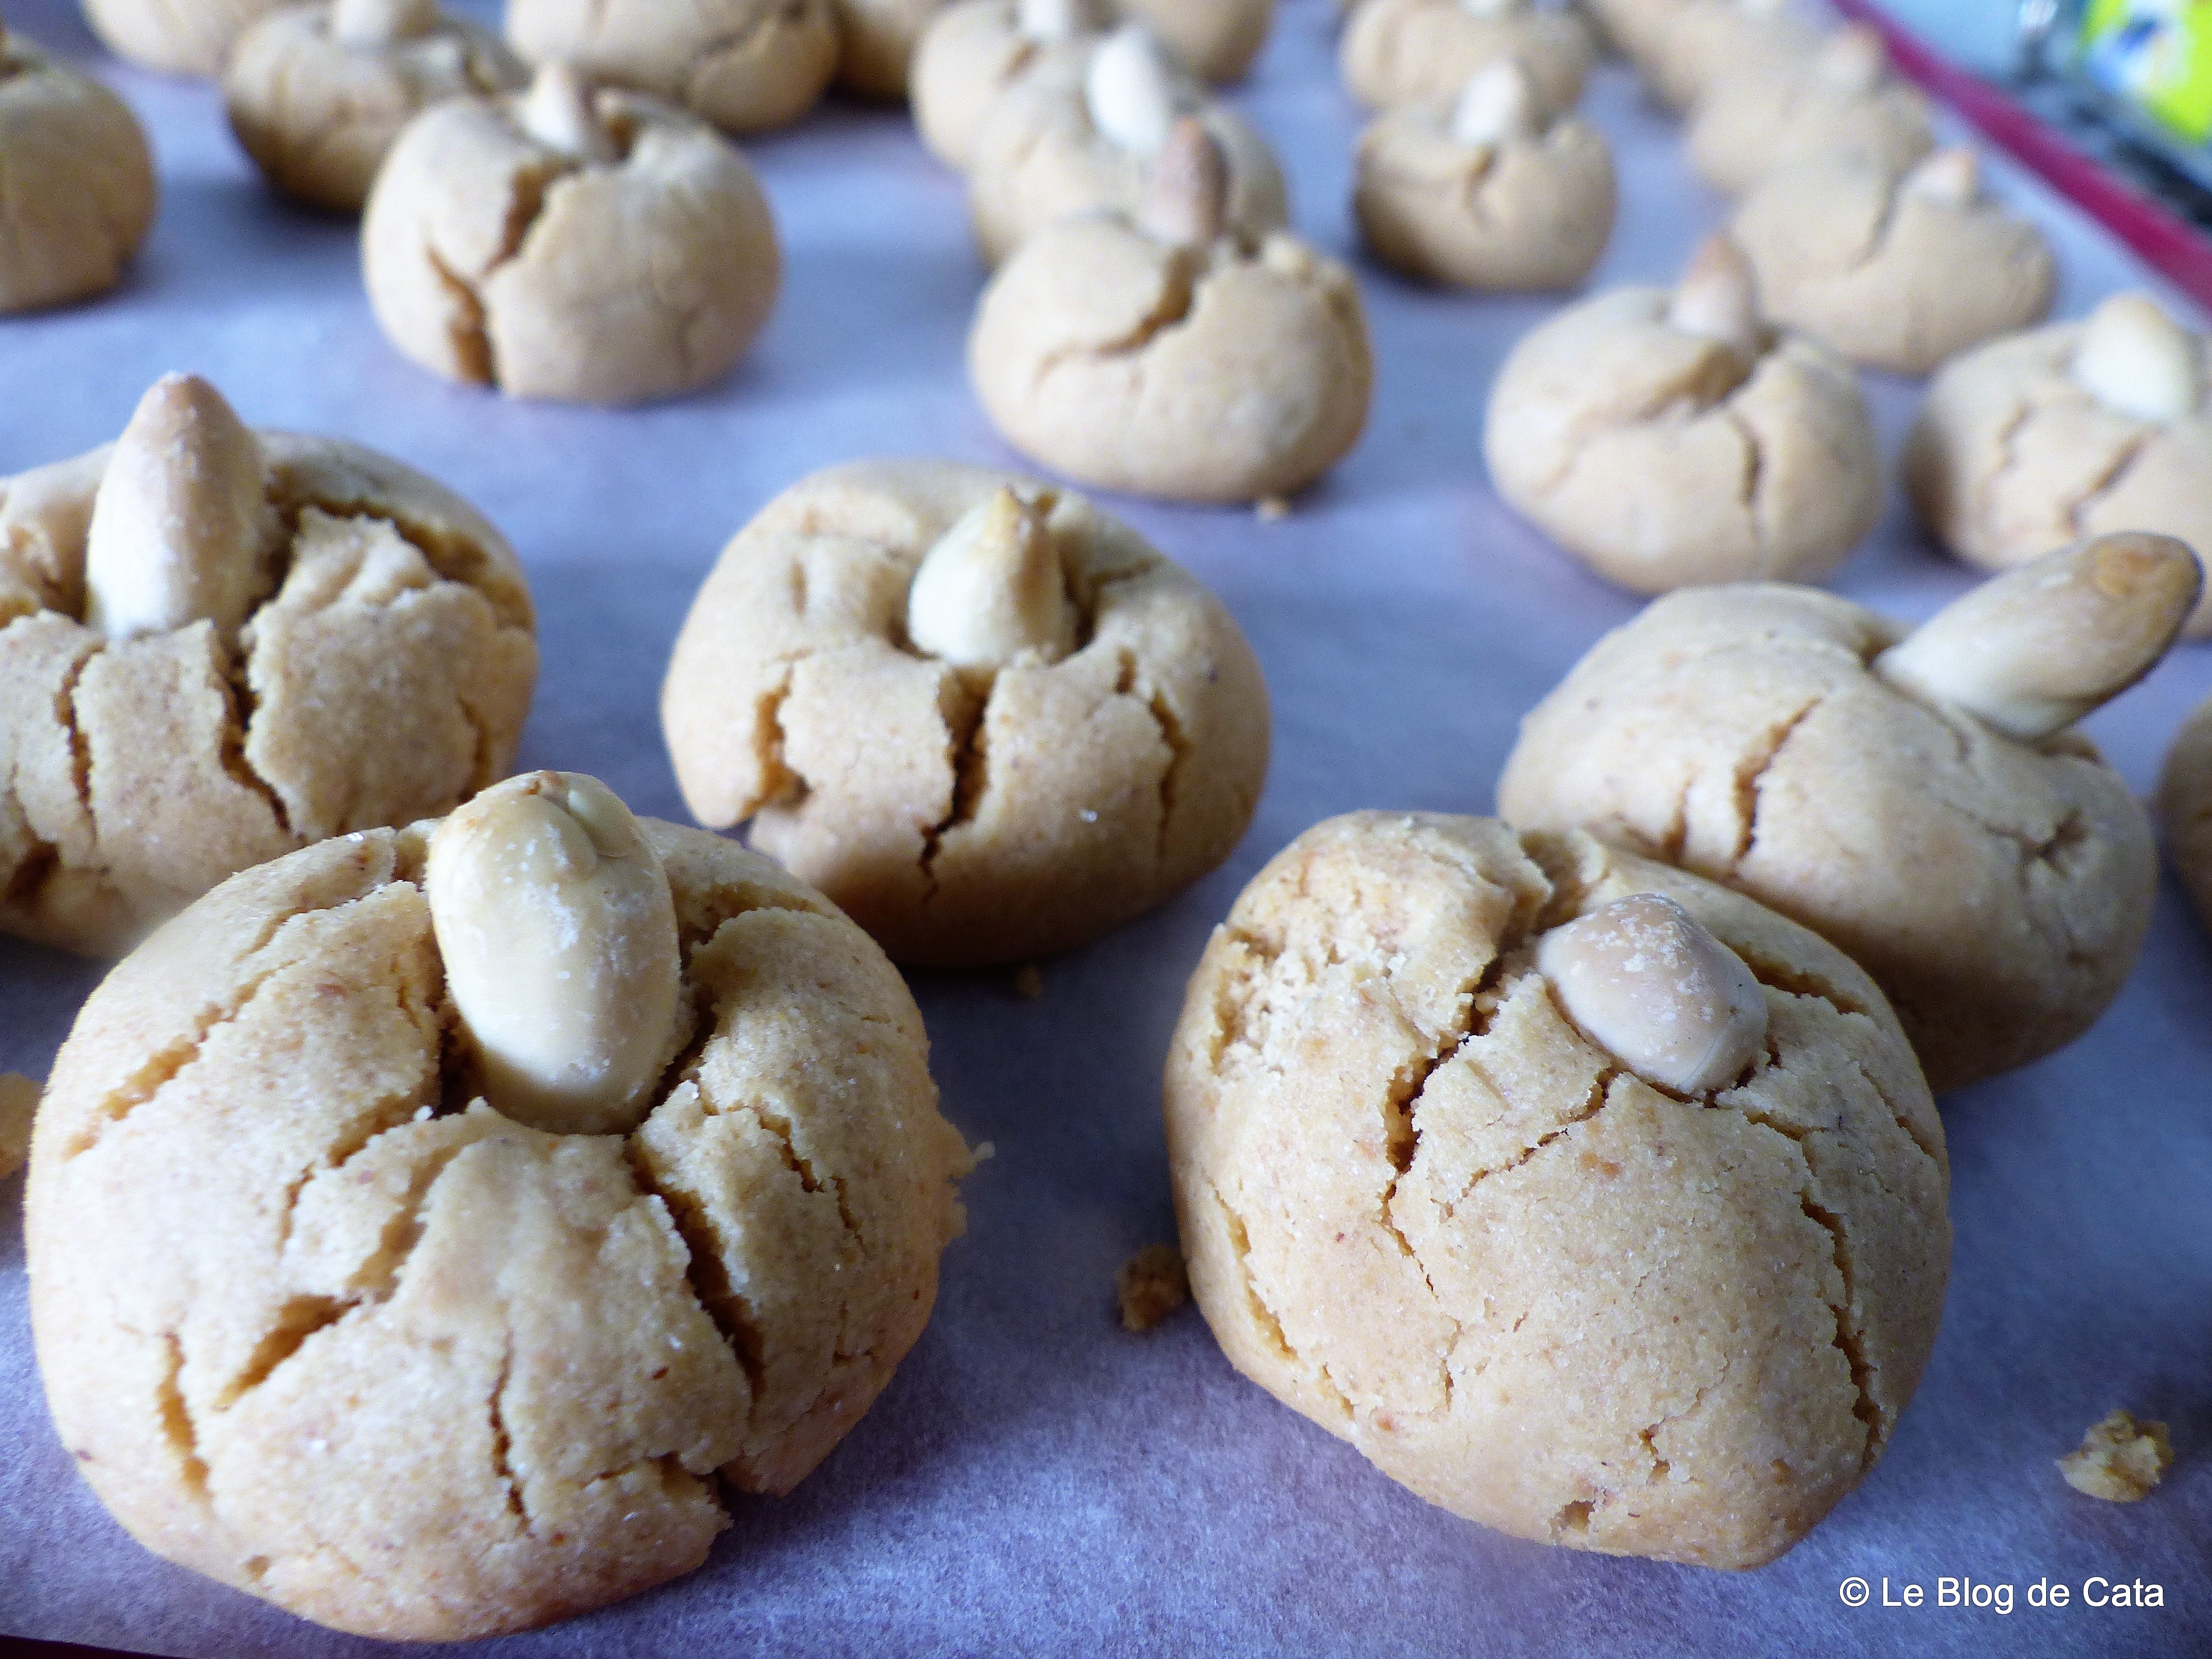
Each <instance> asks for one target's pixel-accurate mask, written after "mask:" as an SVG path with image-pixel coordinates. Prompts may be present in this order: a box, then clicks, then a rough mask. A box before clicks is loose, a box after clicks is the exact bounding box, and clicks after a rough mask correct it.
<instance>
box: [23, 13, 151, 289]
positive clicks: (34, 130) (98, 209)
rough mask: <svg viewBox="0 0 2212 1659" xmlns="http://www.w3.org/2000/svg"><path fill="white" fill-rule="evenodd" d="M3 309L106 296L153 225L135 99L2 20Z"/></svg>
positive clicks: (144, 149) (148, 177)
mask: <svg viewBox="0 0 2212 1659" xmlns="http://www.w3.org/2000/svg"><path fill="white" fill-rule="evenodd" d="M0 167H4V168H5V176H6V181H7V191H6V195H5V197H4V198H0V314H5V313H9V312H15V311H33V310H36V309H38V308H40V307H45V306H57V305H64V304H67V303H68V302H69V301H72V300H82V299H85V298H88V296H90V295H94V294H104V293H106V291H107V290H108V289H112V288H113V287H114V286H115V285H116V283H118V282H120V281H121V280H122V279H123V268H124V267H125V265H126V264H129V263H130V262H131V256H132V255H134V254H136V253H137V252H138V249H139V246H140V245H141V244H142V243H143V242H144V241H145V240H146V233H147V232H148V231H149V230H150V229H151V228H153V224H154V206H155V193H156V191H155V182H154V157H153V154H152V152H151V151H150V150H149V149H147V146H146V135H145V133H144V132H143V131H141V130H140V128H139V125H138V119H137V117H136V116H134V115H133V114H131V108H130V106H128V105H127V104H125V102H124V101H123V100H121V99H120V98H118V97H117V96H116V95H115V94H113V93H112V92H110V91H109V90H108V89H107V88H106V87H104V86H102V85H100V82H97V81H95V80H94V79H93V78H92V77H91V76H87V75H80V74H78V73H77V72H76V70H73V69H70V67H69V66H68V65H66V64H63V63H61V62H60V61H58V59H56V58H51V57H49V56H48V55H47V54H46V53H45V52H41V51H40V50H39V49H38V48H37V47H36V46H33V45H32V44H31V43H30V42H29V41H27V40H25V39H24V38H23V37H22V36H21V35H20V34H13V33H9V32H8V31H7V29H6V28H5V27H4V26H0Z"/></svg>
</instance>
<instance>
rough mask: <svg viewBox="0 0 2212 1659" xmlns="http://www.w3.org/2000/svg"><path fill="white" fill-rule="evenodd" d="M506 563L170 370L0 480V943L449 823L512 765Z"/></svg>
mask: <svg viewBox="0 0 2212 1659" xmlns="http://www.w3.org/2000/svg"><path fill="white" fill-rule="evenodd" d="M533 634H534V620H533V614H532V607H531V602H530V591H529V588H528V587H527V586H526V584H525V582H524V580H523V575H522V569H521V567H520V563H519V562H517V561H516V559H515V556H514V553H513V550H512V549H510V548H509V547H508V546H507V543H506V541H505V540H504V539H503V538H501V536H500V533H499V532H498V531H496V530H495V529H494V528H493V527H492V526H491V525H490V524H489V522H487V521H486V520H484V518H483V516H482V515H481V514H480V513H477V512H476V510H475V509H474V508H472V507H470V506H469V505H468V504H467V503H466V502H465V501H462V500H461V499H460V498H459V496H457V495H453V493H452V492H451V491H449V490H447V489H444V488H442V487H441V486H440V485H438V484H436V483H433V482H431V481H430V480H429V479H428V478H426V477H422V475H421V474H420V473H418V472H416V471H412V470H411V469H410V468H408V467H405V466H402V465H400V464H399V463H398V462H397V461H394V460H391V459H387V458H386V457H385V456H382V455H379V454H377V453H374V451H371V450H368V449H364V448H362V447H359V446H358V445H355V444H350V443H347V442H345V441H343V440H340V439H337V438H319V437H303V436H301V435H296V434H293V433H287V432H261V433H252V432H249V431H247V430H246V428H244V427H243V426H241V425H240V424H239V421H238V417H237V416H236V415H235V414H234V413H233V412H232V411H231V409H230V406H229V405H228V404H226V403H225V402H223V400H222V396H221V394H219V393H218V392H216V390H215V389H214V388H213V387H212V386H209V385H207V384H206V382H204V381H202V380H192V379H188V378H185V377H183V376H178V375H172V376H170V377H169V378H167V379H166V380H162V381H161V382H160V383H158V384H157V385H156V386H155V387H154V388H153V390H152V391H150V392H148V393H147V394H146V398H145V400H144V401H143V403H142V404H140V405H139V408H138V411H137V414H136V415H135V416H133V417H132V419H131V424H130V426H129V427H128V428H126V429H125V432H124V434H123V436H122V438H121V440H120V441H118V442H117V443H116V444H114V445H112V446H111V447H108V448H106V449H100V450H95V451H94V452H93V453H91V454H89V455H85V456H82V457H80V458H79V459H76V460H72V461H63V462H59V463H57V464H56V465H52V466H46V467H41V468H40V469H39V470H38V471H33V472H26V473H23V474H21V476H19V477H13V478H7V479H0V780H4V785H0V895H4V897H0V932H4V933H13V934H16V935H18V936H20V937H22V938H26V939H37V940H39V941H40V942H42V943H44V944H48V945H58V946H61V947H62V948H64V949H66V950H72V951H87V952H94V953H106V952H108V951H113V950H116V949H118V948H120V947H121V946H122V945H125V943H127V942H128V940H129V939H131V937H132V936H133V935H134V934H135V933H137V932H138V931H139V930H140V929H141V928H142V927H143V925H144V924H145V923H147V922H148V921H152V920H154V919H155V918H158V917H159V916H161V915H164V914H166V913H167V912H168V911H170V910H173V909H174V908H178V907H179V906H180V905H183V904H185V903H187V902H190V901H191V900H192V899H195V898H197V897H198V896H200V895H201V894H202V893H204V892H205V891H207V890H208V889H210V887H213V886H214V885H215V884H216V883H218V882H220V881H222V879H223V878H225V877H227V876H228V875H230V874H231V873H232V872H234V871H238V870H242V869H245V868H246V867H247V866H250V865H254V864H258V863H260V862H262V861H263V860H267V859H272V858H276V857H278V856H279V855H281V854H285V853H289V852H291V851H292V850H294V849H295V848H299V847H301V846H302V845H304V844H306V843H307V842H316V841H320V840H323V839H324V838H325V837H327V836H342V835H346V834H349V833H351V832H353V831H355V830H360V829H372V828H375V827H377V826H380V825H385V824H392V823H408V822H410V821H411V820H413V819H415V818H418V817H423V816H425V815H427V814H429V813H434V812H441V811H447V809H449V808H450V807H452V806H453V804H454V803H455V802H457V801H459V800H463V799H466V798H467V797H468V796H469V795H470V794H471V793H473V792H474V791H476V790H477V789H480V788H482V787H484V785H486V784H487V783H489V782H490V781H492V780H493V779H494V778H496V777H498V776H499V775H501V773H503V772H504V771H505V770H506V769H507V766H508V765H509V764H510V763H511V762H512V761H513V757H514V750H515V744H516V742H517V741H518V739H519V738H520V734H521V731H522V722H523V719H524V716H525V715H526V714H528V712H529V708H530V696H531V690H532V686H533V684H535V682H536V678H537V673H538V649H537V645H536V643H535V641H534V638H533Z"/></svg>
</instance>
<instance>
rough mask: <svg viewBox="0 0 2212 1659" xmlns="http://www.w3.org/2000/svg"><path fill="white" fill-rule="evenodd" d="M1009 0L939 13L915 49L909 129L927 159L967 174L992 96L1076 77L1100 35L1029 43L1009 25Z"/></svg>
mask: <svg viewBox="0 0 2212 1659" xmlns="http://www.w3.org/2000/svg"><path fill="white" fill-rule="evenodd" d="M1015 16H1016V7H1015V0H962V3H960V4H957V5H955V6H952V7H951V8H949V9H946V10H945V11H942V12H939V14H938V15H937V18H936V21H933V23H931V24H930V26H929V27H928V29H927V32H926V33H924V34H923V35H922V37H921V44H920V45H919V46H916V47H915V54H914V74H913V76H912V85H911V88H910V92H911V95H912V98H913V100H914V124H915V126H916V127H917V128H919V129H920V130H921V141H922V143H925V144H927V145H928V146H929V149H930V153H931V154H932V155H935V156H936V157H937V159H938V160H939V161H942V162H944V163H945V165H946V166H947V167H955V168H957V169H958V170H959V171H960V172H962V173H966V172H968V171H969V169H970V168H971V167H974V165H975V145H976V139H977V136H978V135H979V134H980V133H981V131H982V127H983V124H984V121H985V119H986V118H987V116H988V115H989V114H990V112H991V111H992V110H993V109H994V107H995V106H997V104H998V101H999V100H1000V97H1001V96H1002V95H1003V94H1006V92H1007V91H1009V90H1010V89H1012V88H1013V87H1015V86H1016V85H1018V84H1019V83H1021V82H1024V81H1027V80H1029V79H1030V77H1032V76H1043V75H1049V76H1060V77H1063V78H1065V77H1067V76H1079V75H1080V74H1081V73H1082V71H1083V67H1084V65H1085V64H1087V63H1088V62H1089V61H1090V58H1091V48H1092V47H1093V46H1097V43H1098V41H1099V40H1101V39H1103V36H1100V35H1096V34H1086V35H1079V36H1077V37H1075V38H1074V39H1073V40H1052V41H1041V40H1031V39H1030V37H1029V36H1027V35H1025V34H1024V33H1022V32H1021V30H1020V29H1019V28H1018V27H1015Z"/></svg>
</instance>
